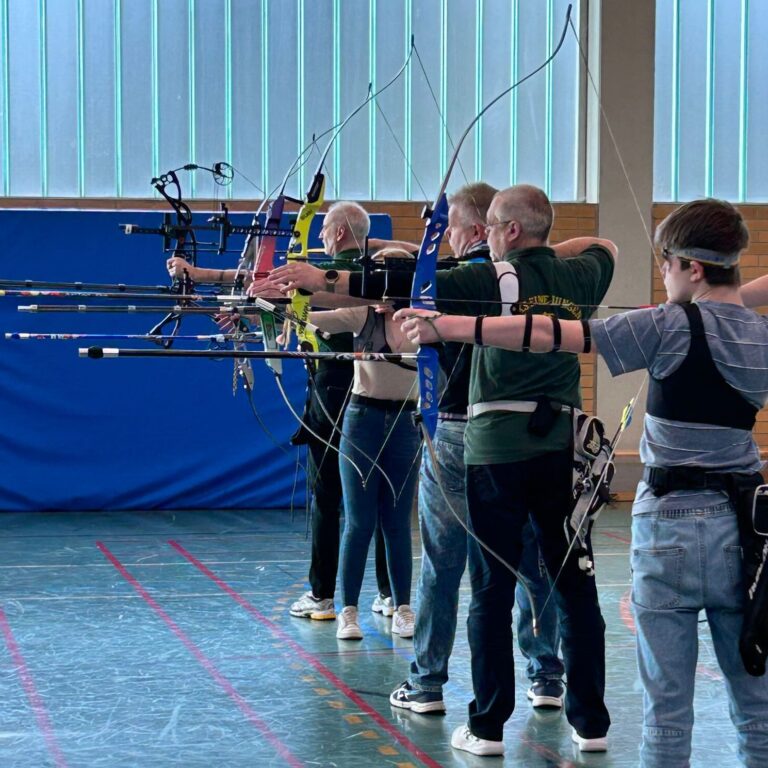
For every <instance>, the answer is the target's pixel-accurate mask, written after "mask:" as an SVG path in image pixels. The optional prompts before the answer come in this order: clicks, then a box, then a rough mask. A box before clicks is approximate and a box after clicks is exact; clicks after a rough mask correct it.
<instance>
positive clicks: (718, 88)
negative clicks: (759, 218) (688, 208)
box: [705, 2, 742, 200]
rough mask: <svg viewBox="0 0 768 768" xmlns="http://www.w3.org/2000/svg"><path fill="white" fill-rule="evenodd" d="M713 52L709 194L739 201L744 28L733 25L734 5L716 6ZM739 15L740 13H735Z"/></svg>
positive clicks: (707, 188) (721, 3)
mask: <svg viewBox="0 0 768 768" xmlns="http://www.w3.org/2000/svg"><path fill="white" fill-rule="evenodd" d="M713 11H714V32H715V39H714V46H713V47H714V51H713V52H712V55H713V68H714V72H712V74H711V75H710V79H711V83H712V92H711V93H710V131H711V135H710V142H709V162H708V164H707V174H708V178H707V184H706V190H705V191H706V194H708V195H713V194H717V196H718V197H723V198H726V199H728V200H737V199H738V198H739V142H738V141H734V138H735V137H737V136H738V135H739V116H740V105H741V88H740V87H739V79H740V69H741V67H740V62H741V43H742V41H741V28H740V25H739V24H734V23H732V21H731V17H732V16H733V14H734V7H733V3H723V2H719V3H716V4H715V6H714V9H713ZM736 15H737V16H739V15H740V14H738V13H737V14H736Z"/></svg>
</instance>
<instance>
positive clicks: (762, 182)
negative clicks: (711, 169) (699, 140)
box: [742, 0, 768, 203]
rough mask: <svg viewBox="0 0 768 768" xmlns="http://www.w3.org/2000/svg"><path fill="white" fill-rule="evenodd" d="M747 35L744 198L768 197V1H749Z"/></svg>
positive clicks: (761, 199) (757, 200) (754, 200)
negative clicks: (767, 40)
mask: <svg viewBox="0 0 768 768" xmlns="http://www.w3.org/2000/svg"><path fill="white" fill-rule="evenodd" d="M747 35H748V39H747V43H746V60H747V65H746V80H747V85H748V96H747V105H746V106H745V108H744V111H745V112H746V119H745V121H744V122H745V133H746V135H745V137H744V148H743V152H742V158H743V162H744V171H743V173H744V174H745V176H746V178H745V179H744V184H743V189H744V199H745V200H748V201H749V202H755V203H757V202H765V201H766V200H768V143H766V126H768V100H767V99H766V88H765V83H766V82H767V80H766V78H768V56H766V54H765V47H766V42H765V41H766V38H768V4H766V3H760V2H754V0H753V2H750V3H749V17H748V33H747Z"/></svg>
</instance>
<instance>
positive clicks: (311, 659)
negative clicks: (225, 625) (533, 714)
mask: <svg viewBox="0 0 768 768" xmlns="http://www.w3.org/2000/svg"><path fill="white" fill-rule="evenodd" d="M168 543H169V544H170V545H171V546H172V547H173V548H174V549H175V550H176V551H177V552H178V553H179V554H180V555H181V556H182V557H184V558H186V559H187V560H188V561H189V562H190V563H192V565H194V566H195V568H197V569H198V570H199V571H201V572H202V573H203V574H205V575H206V576H207V577H208V578H209V579H210V580H211V581H212V582H213V583H214V584H216V586H217V587H219V589H221V590H222V591H224V592H226V593H227V594H228V595H229V596H230V597H231V598H232V599H233V600H234V601H235V602H236V603H238V604H239V605H240V606H241V607H242V608H244V609H245V610H246V611H248V613H250V614H251V616H253V617H254V618H255V619H256V620H257V621H259V622H260V623H261V624H263V625H264V626H265V627H267V629H269V631H270V632H272V634H273V635H275V636H276V637H279V638H280V639H281V640H282V641H284V642H285V643H287V644H288V645H289V646H290V647H291V648H292V649H293V651H294V652H295V653H296V655H297V656H299V657H300V658H302V659H303V660H304V661H306V662H307V664H309V665H310V666H312V667H313V668H314V669H315V670H316V671H317V672H318V673H319V674H321V675H322V676H323V677H324V678H325V679H326V680H328V682H330V683H331V684H332V685H333V686H334V688H336V689H337V690H338V691H340V692H341V693H343V694H344V695H345V696H346V697H347V698H348V699H350V700H351V701H352V702H354V704H355V705H356V706H358V707H359V708H360V709H361V710H362V711H363V712H365V713H366V714H367V715H368V716H369V717H370V718H371V719H372V720H373V721H374V722H375V723H376V724H377V725H378V726H379V727H380V728H382V730H384V731H386V732H387V733H388V734H389V735H390V736H391V737H392V738H393V739H395V740H396V741H398V742H399V743H400V744H401V745H402V746H403V747H404V748H405V749H407V750H408V751H409V752H410V753H411V754H412V755H413V756H414V757H416V758H417V759H419V760H420V761H421V762H422V763H424V765H427V766H429V768H442V766H441V765H440V763H438V762H437V761H436V760H434V759H433V758H432V757H430V756H429V755H428V754H427V753H426V752H425V751H424V750H423V749H421V748H419V747H418V746H416V744H414V743H413V742H412V741H411V740H410V739H409V738H408V737H407V736H405V735H404V734H402V733H401V732H400V731H399V730H398V729H397V728H395V726H394V725H392V723H390V722H388V721H387V720H386V718H384V717H382V715H380V714H379V713H378V712H377V711H376V710H375V709H374V708H373V707H371V706H370V704H368V702H366V701H365V699H363V698H361V697H360V696H359V695H358V694H357V693H355V692H354V691H353V690H352V689H351V688H350V687H349V686H348V685H347V684H346V683H345V682H344V681H343V680H341V679H340V678H339V677H337V676H336V675H335V674H334V673H333V672H331V670H330V669H328V667H326V666H325V664H323V663H322V662H321V661H320V660H319V659H317V658H316V657H315V656H314V655H313V654H311V653H310V652H309V651H306V650H304V648H303V647H302V646H301V645H299V644H298V643H297V642H296V641H295V640H294V639H293V638H292V637H291V636H290V635H289V634H288V633H287V632H284V631H283V630H282V629H280V627H278V626H277V624H275V623H274V622H273V621H270V620H269V619H268V618H267V617H266V616H265V615H264V614H263V613H261V612H260V611H259V610H258V609H257V608H256V607H255V606H254V605H253V604H252V603H250V602H248V600H246V599H245V598H244V597H243V596H242V595H240V594H239V593H238V592H236V591H235V590H234V589H233V588H232V587H230V586H229V584H227V583H226V582H225V581H223V580H222V579H220V578H219V577H218V576H217V575H216V574H215V573H213V571H211V570H210V569H209V568H208V567H207V566H205V565H203V563H201V562H200V561H199V560H198V559H197V558H196V557H195V556H194V555H193V554H192V553H191V552H188V551H187V550H186V549H184V547H182V546H181V544H179V543H178V542H176V541H169V542H168Z"/></svg>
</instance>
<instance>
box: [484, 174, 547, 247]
mask: <svg viewBox="0 0 768 768" xmlns="http://www.w3.org/2000/svg"><path fill="white" fill-rule="evenodd" d="M493 213H494V216H495V220H496V221H516V222H518V224H519V225H520V229H521V230H522V235H523V237H524V238H525V239H526V240H538V241H540V242H541V243H546V242H547V240H548V239H549V232H550V230H551V229H552V219H553V218H554V212H553V211H552V204H551V203H550V202H549V198H548V197H547V196H546V194H545V193H544V191H543V190H541V189H539V188H538V187H534V186H532V185H531V184H516V185H515V186H514V187H507V189H502V190H501V191H500V192H498V193H497V194H496V196H495V197H494V199H493Z"/></svg>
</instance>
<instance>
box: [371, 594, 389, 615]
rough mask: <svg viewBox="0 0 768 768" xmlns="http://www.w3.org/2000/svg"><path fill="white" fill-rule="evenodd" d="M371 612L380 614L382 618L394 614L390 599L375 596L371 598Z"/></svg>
mask: <svg viewBox="0 0 768 768" xmlns="http://www.w3.org/2000/svg"><path fill="white" fill-rule="evenodd" d="M371 610H372V611H373V612H374V613H380V614H381V615H382V616H391V615H392V614H393V613H394V612H395V606H394V603H393V602H392V598H391V597H382V596H381V595H376V597H374V598H373V605H372V606H371Z"/></svg>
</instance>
